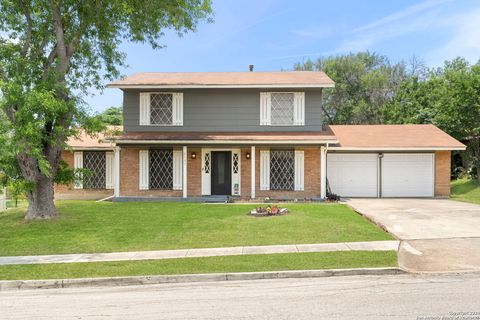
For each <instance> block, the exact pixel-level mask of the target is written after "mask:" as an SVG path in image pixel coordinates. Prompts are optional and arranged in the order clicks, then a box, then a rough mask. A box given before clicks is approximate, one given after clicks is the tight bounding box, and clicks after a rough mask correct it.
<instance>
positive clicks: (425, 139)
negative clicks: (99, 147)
mask: <svg viewBox="0 0 480 320" xmlns="http://www.w3.org/2000/svg"><path fill="white" fill-rule="evenodd" d="M333 86H334V82H333V81H332V80H331V79H330V78H329V77H328V76H327V75H326V74H325V73H323V72H308V71H294V72H215V73H210V72H209V73H153V72H152V73H137V74H134V75H132V76H129V77H126V78H125V79H122V80H118V81H115V82H113V83H111V84H109V85H108V87H110V88H119V89H121V90H122V91H123V95H124V102H123V108H124V111H123V112H124V128H123V134H121V135H120V136H118V137H117V138H116V139H115V140H114V142H115V144H116V145H115V148H114V150H112V151H111V153H109V156H108V157H107V160H106V163H109V168H110V169H108V170H105V169H102V171H101V173H100V176H102V177H103V175H105V174H106V173H105V172H107V171H108V172H110V176H107V177H106V178H105V180H107V181H111V182H112V183H113V194H114V196H115V199H116V200H117V201H126V200H142V199H158V200H171V199H174V198H175V199H186V200H205V199H206V197H209V196H233V197H239V198H242V199H255V198H265V197H271V198H282V199H323V198H325V196H326V192H327V184H328V185H329V186H330V188H331V190H332V192H333V193H337V194H340V195H341V196H345V197H434V196H448V195H449V194H450V152H451V150H463V149H465V146H464V145H463V144H461V143H460V142H458V141H457V140H455V139H453V138H452V137H450V136H449V135H447V134H446V133H444V132H443V131H441V130H440V129H438V128H436V127H435V126H433V125H373V126H363V125H362V126H354V125H347V126H339V125H336V126H324V125H323V123H324V122H325V121H324V119H323V114H322V89H323V88H326V87H333ZM82 157H84V155H82V153H81V152H80V151H77V152H76V154H74V155H73V158H75V159H78V160H76V161H75V163H74V164H73V165H74V166H75V167H77V168H80V167H81V166H80V165H81V164H82V160H81V159H80V158H82ZM102 159H103V158H102ZM102 161H103V160H102ZM84 163H85V159H83V164H84ZM102 163H103V162H102ZM327 177H328V179H327ZM102 181H103V180H102ZM112 183H111V184H112ZM111 184H110V186H111ZM84 186H85V185H84ZM84 186H83V187H84Z"/></svg>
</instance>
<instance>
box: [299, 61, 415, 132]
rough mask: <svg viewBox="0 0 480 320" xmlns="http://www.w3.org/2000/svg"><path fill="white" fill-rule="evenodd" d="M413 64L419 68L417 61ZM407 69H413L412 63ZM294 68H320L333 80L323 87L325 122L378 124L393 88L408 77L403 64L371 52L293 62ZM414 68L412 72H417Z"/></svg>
mask: <svg viewBox="0 0 480 320" xmlns="http://www.w3.org/2000/svg"><path fill="white" fill-rule="evenodd" d="M412 62H415V63H416V64H415V68H416V69H418V62H417V61H412ZM411 65H412V68H410V71H409V72H412V70H414V68H413V63H411ZM294 69H295V70H310V71H312V70H321V71H324V72H325V73H326V74H328V76H329V77H331V78H332V79H333V80H334V81H335V88H332V89H324V94H323V102H322V108H323V112H324V115H325V118H326V121H327V122H328V124H378V123H382V122H383V109H384V107H385V105H386V104H387V103H388V102H389V101H390V100H391V99H392V98H393V97H394V94H395V91H396V88H397V87H398V86H399V85H400V84H401V83H402V82H403V81H404V79H405V78H407V77H408V72H407V68H406V64H405V63H403V62H400V63H395V64H393V63H391V62H390V61H389V59H388V58H387V57H386V56H382V55H379V54H377V53H371V52H359V53H350V54H347V55H337V56H330V57H321V58H318V59H317V60H315V61H312V60H307V61H306V62H303V63H296V64H295V65H294ZM416 69H415V72H417V71H416Z"/></svg>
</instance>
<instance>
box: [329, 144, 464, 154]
mask: <svg viewBox="0 0 480 320" xmlns="http://www.w3.org/2000/svg"><path fill="white" fill-rule="evenodd" d="M332 143H335V142H332ZM466 148H467V147H380V148H378V147H329V148H328V149H329V150H332V151H375V152H376V151H405V152H409V151H436V150H444V151H449V150H465V149H466Z"/></svg>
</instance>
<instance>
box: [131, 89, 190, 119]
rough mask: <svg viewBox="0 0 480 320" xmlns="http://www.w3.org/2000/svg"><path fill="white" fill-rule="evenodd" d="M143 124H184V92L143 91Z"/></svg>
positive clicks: (141, 96) (141, 117) (141, 109)
mask: <svg viewBox="0 0 480 320" xmlns="http://www.w3.org/2000/svg"><path fill="white" fill-rule="evenodd" d="M139 118H140V125H141V126H181V125H183V93H181V92H141V93H140V117H139Z"/></svg>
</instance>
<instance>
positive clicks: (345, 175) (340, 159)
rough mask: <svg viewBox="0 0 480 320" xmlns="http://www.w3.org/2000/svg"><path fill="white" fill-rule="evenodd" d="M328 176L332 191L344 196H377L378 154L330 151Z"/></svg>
mask: <svg viewBox="0 0 480 320" xmlns="http://www.w3.org/2000/svg"><path fill="white" fill-rule="evenodd" d="M327 178H328V183H329V185H330V189H331V191H332V192H333V193H335V194H338V195H340V196H342V197H377V196H378V188H377V185H378V154H376V153H368V154H356V153H355V154H354V153H329V154H328V155H327Z"/></svg>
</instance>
